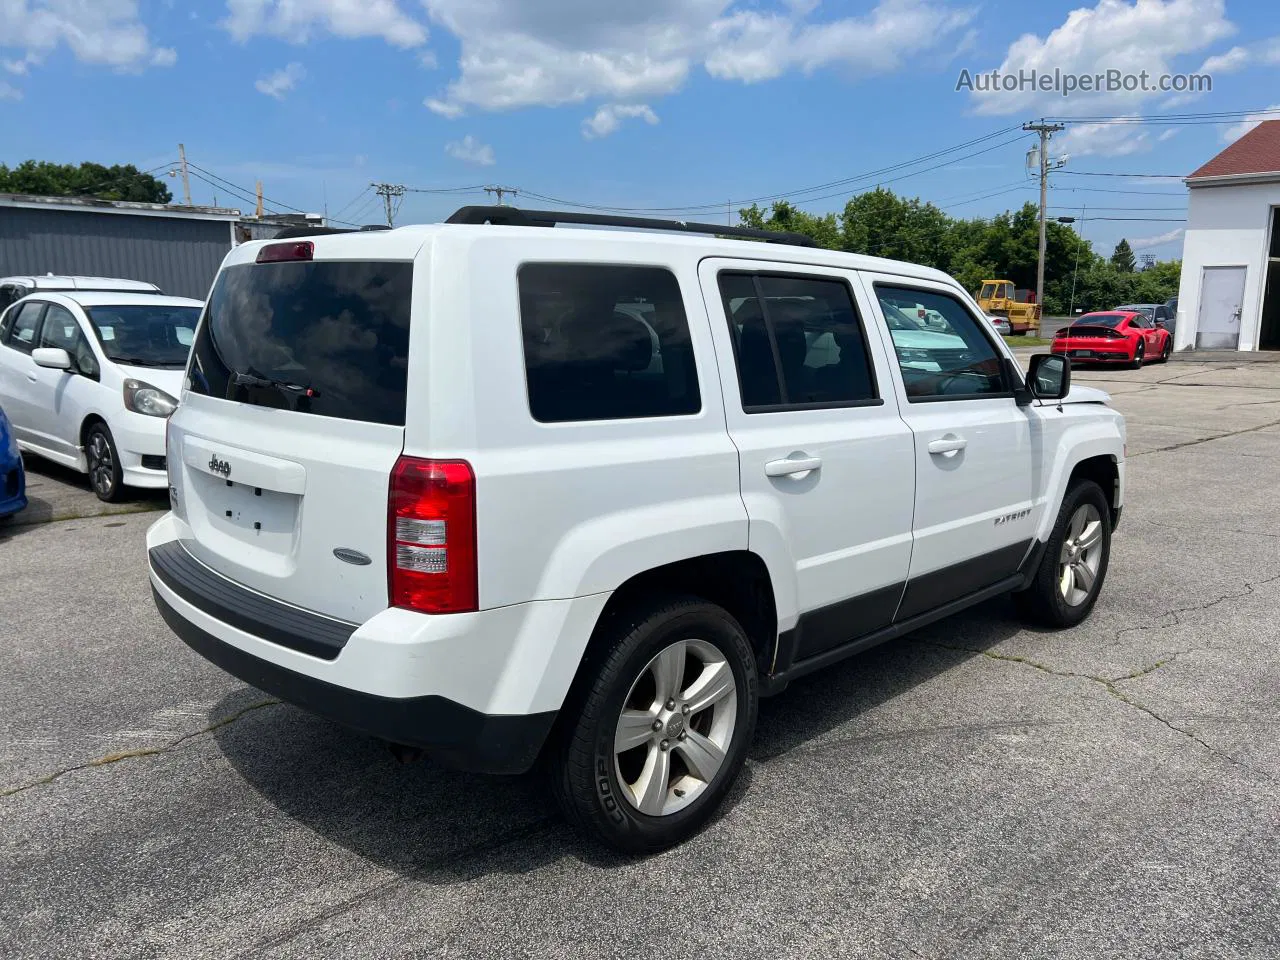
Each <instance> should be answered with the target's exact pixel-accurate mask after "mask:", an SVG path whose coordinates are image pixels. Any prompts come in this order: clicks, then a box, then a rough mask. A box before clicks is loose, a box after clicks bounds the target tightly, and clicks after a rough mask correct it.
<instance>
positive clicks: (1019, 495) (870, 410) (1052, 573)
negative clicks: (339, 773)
mask: <svg viewBox="0 0 1280 960" xmlns="http://www.w3.org/2000/svg"><path fill="white" fill-rule="evenodd" d="M557 223H559V224H566V223H567V224H577V225H583V224H591V225H598V226H613V227H619V226H621V227H631V228H650V229H648V230H645V231H641V230H638V229H632V230H619V229H612V230H609V229H591V230H584V229H573V228H572V227H570V228H568V229H566V228H564V227H559V228H555V227H556V224H557ZM552 228H554V229H552ZM655 228H662V229H661V230H658V229H655ZM735 236H737V237H741V238H749V239H733V237H735ZM760 241H764V242H760ZM903 302H910V303H912V304H920V305H922V306H923V307H924V309H926V310H928V311H930V312H931V316H932V315H934V314H936V316H937V317H939V318H941V322H938V321H936V320H935V322H933V323H931V324H930V325H929V326H928V327H927V328H925V327H923V326H921V325H920V324H919V323H918V321H917V320H916V319H915V318H914V317H912V316H909V315H908V314H906V313H904V312H903V311H902V310H901V309H899V308H898V307H897V306H896V305H897V304H899V303H903ZM1106 399H1107V398H1106V395H1105V394H1102V393H1100V392H1098V391H1095V390H1091V389H1088V388H1082V387H1074V388H1073V387H1071V384H1070V363H1069V361H1068V360H1066V359H1065V358H1063V357H1048V356H1039V357H1036V358H1033V360H1032V364H1031V373H1030V374H1029V376H1028V377H1027V378H1026V379H1024V377H1023V375H1022V373H1021V371H1020V369H1019V368H1018V366H1017V365H1016V363H1015V361H1014V358H1013V356H1012V354H1010V352H1009V351H1008V350H1007V348H1006V347H1005V346H1004V344H1003V343H1002V342H1001V340H1000V338H999V337H998V336H996V335H995V333H994V331H993V330H992V329H991V325H990V323H989V322H988V321H987V320H986V319H985V318H984V316H983V314H982V312H981V311H980V310H979V309H978V307H977V305H976V304H975V303H974V301H973V299H972V298H971V297H970V296H969V295H968V294H967V293H966V292H965V291H964V290H963V289H962V288H961V287H960V286H959V284H957V283H956V282H955V281H954V280H952V279H951V278H950V277H948V276H946V275H945V274H943V273H940V272H938V271H936V270H932V269H928V268H924V267H919V266H913V265H911V264H906V263H897V262H893V261H888V260H879V259H872V258H868V257H862V256H853V255H849V254H842V253H836V252H831V251H827V250H821V249H815V248H814V247H812V246H810V245H809V244H808V241H806V240H805V239H804V238H802V237H797V236H794V235H789V234H771V233H764V232H761V231H753V230H748V229H745V228H741V229H735V228H728V227H718V226H704V225H698V224H677V223H669V222H659V221H638V220H627V219H621V218H608V217H599V216H594V215H583V214H561V213H551V212H543V211H521V210H516V209H512V208H509V207H470V208H464V209H462V210H459V211H458V212H457V213H456V214H455V215H454V216H453V217H451V218H450V220H449V221H448V222H447V223H444V224H437V225H431V226H411V227H401V228H399V229H395V230H388V231H382V232H364V233H342V232H336V231H311V232H309V233H305V234H304V235H303V236H296V235H295V236H291V237H289V238H287V239H283V240H281V239H277V240H274V241H265V242H255V243H247V244H245V245H243V246H240V247H238V248H236V249H235V250H233V251H232V252H231V253H230V254H229V255H228V257H227V259H226V262H225V263H224V265H223V267H222V270H221V272H220V273H219V275H218V278H217V281H216V282H215V284H214V286H213V290H212V292H211V294H210V296H209V300H208V303H207V305H206V307H205V310H204V313H203V315H202V317H201V320H200V323H199V327H198V330H197V333H196V337H195V342H194V345H193V348H192V357H191V360H190V363H189V367H188V370H187V375H186V381H185V386H184V389H183V390H182V395H181V403H180V406H179V407H178V410H177V412H176V413H175V414H174V415H173V417H172V418H171V420H170V421H169V429H168V440H167V453H168V464H169V482H170V485H171V498H172V512H170V513H168V514H167V515H165V517H164V518H163V519H161V520H160V521H158V522H157V523H156V524H155V525H154V526H153V527H152V528H151V530H150V532H149V533H148V537H147V547H148V551H149V555H150V578H151V584H152V588H153V591H154V594H155V602H156V604H157V605H158V607H159V609H160V612H161V613H162V614H163V616H164V618H165V620H166V621H167V622H168V623H169V625H170V626H171V627H172V629H173V630H174V631H175V632H176V633H177V634H178V635H179V636H180V637H181V638H182V639H183V640H184V641H185V642H186V643H187V644H188V645H190V646H191V647H192V648H194V649H195V650H196V651H197V652H199V653H200V654H202V655H203V656H204V657H206V658H208V659H209V660H211V661H212V662H214V663H215V664H218V665H219V666H221V667H222V668H224V669H225V670H227V671H229V672H230V673H232V674H234V675H235V676H237V677H239V678H241V679H243V680H244V681H246V682H247V683H250V684H252V685H254V686H256V687H259V688H261V689H262V690H265V691H268V692H270V693H272V694H274V695H277V696H279V697H281V698H283V699H284V700H287V701H290V702H292V703H294V704H297V705H299V706H301V707H303V708H305V709H307V710H310V711H313V712H315V713H317V714H320V715H322V716H325V717H329V718H332V719H333V720H335V721H338V722H340V723H343V724H347V725H349V726H351V727H354V728H357V729H359V730H362V731H365V732H367V733H368V734H371V735H373V736H376V737H379V738H382V739H385V740H387V741H390V742H391V743H393V744H399V745H402V746H404V747H409V748H417V749H424V750H426V751H428V752H429V753H431V754H433V755H435V756H436V757H439V758H441V759H442V760H443V761H444V762H446V763H449V764H454V765H457V766H460V767H465V768H469V769H472V770H481V771H488V772H499V773H514V772H519V771H524V770H527V769H530V768H531V767H532V766H533V765H534V764H535V762H536V761H542V763H543V764H544V765H545V767H546V769H547V770H548V771H549V772H550V773H551V778H550V779H551V782H552V784H553V788H554V792H555V793H556V794H557V795H558V799H559V801H560V803H561V805H562V806H563V808H564V810H565V812H566V814H567V815H568V817H569V818H570V819H571V820H572V821H573V822H574V823H576V824H577V825H578V826H580V827H581V828H584V829H586V830H587V831H589V832H591V833H593V834H594V835H595V836H597V837H598V838H600V839H601V840H603V841H604V842H605V843H607V844H609V845H611V846H613V847H616V848H619V849H622V850H627V851H633V852H641V851H649V850H655V849H659V848H661V847H663V846H666V845H669V844H672V843H675V842H678V841H679V840H681V839H682V838H684V837H686V836H687V835H688V834H690V833H691V832H692V831H694V830H696V829H697V828H698V827H699V826H700V825H701V824H703V823H704V822H705V821H706V820H707V818H708V817H709V816H710V815H711V814H712V812H713V811H714V810H715V808H716V806H717V804H719V803H720V801H721V800H722V798H723V797H724V795H725V793H726V791H727V790H728V789H729V787H730V785H731V784H732V782H733V780H734V777H735V776H736V775H737V773H738V771H739V770H740V768H741V766H742V763H743V759H744V756H745V754H746V752H747V750H748V749H749V747H750V743H751V737H752V730H753V727H754V725H755V722H756V713H757V704H758V699H759V698H760V697H761V696H765V695H768V694H771V693H776V692H777V691H779V690H781V689H783V688H784V687H785V686H786V684H787V683H788V682H789V681H790V680H792V679H794V678H796V677H799V676H802V675H804V674H807V673H810V672H811V671H814V670H817V669H818V668H820V667H823V666H826V665H827V664H831V663H834V662H836V661H838V660H841V659H843V658H845V657H848V656H850V655H851V654H855V653H857V652H859V651H862V650H866V649H867V648H869V647H872V646H874V645H876V644H878V643H881V642H883V641H886V640H889V639H892V638H894V637H898V636H900V635H902V634H905V633H908V632H910V631H912V630H914V629H916V628H918V627H920V626H922V625H923V624H926V623H928V622H930V621H934V620H938V619H939V618H942V617H946V616H948V615H950V614H953V613H955V612H957V611H959V610H961V609H963V608H965V607H967V606H969V605H971V604H974V603H978V602H980V601H982V600H985V599H987V598H990V597H993V596H996V595H998V594H1002V593H1008V592H1013V593H1014V594H1015V595H1016V596H1017V598H1018V601H1019V605H1020V607H1021V609H1022V610H1023V611H1024V612H1025V613H1026V614H1027V615H1029V616H1031V617H1034V618H1035V619H1037V620H1039V621H1041V622H1042V623H1047V624H1049V625H1055V626H1071V625H1073V624H1076V623H1078V622H1079V621H1081V620H1082V619H1084V618H1085V617H1086V616H1088V614H1089V612H1090V610H1091V609H1092V607H1093V605H1094V602H1095V601H1096V600H1097V597H1098V593H1099V591H1100V590H1101V588H1102V583H1103V580H1104V578H1105V576H1106V572H1107V558H1108V553H1109V549H1110V543H1111V532H1112V530H1113V529H1114V527H1115V524H1116V522H1117V520H1118V519H1119V517H1120V510H1121V505H1122V502H1123V491H1124V449H1125V431H1124V422H1123V420H1122V418H1121V416H1120V415H1119V414H1118V413H1117V412H1116V411H1114V410H1113V409H1111V408H1110V407H1109V406H1107V405H1106V402H1105V401H1106Z"/></svg>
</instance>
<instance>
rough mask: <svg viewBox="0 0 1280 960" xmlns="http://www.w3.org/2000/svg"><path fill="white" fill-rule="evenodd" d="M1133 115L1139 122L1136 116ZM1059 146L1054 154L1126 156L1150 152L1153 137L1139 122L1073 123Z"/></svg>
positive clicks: (1062, 136)
mask: <svg viewBox="0 0 1280 960" xmlns="http://www.w3.org/2000/svg"><path fill="white" fill-rule="evenodd" d="M1130 116H1132V117H1133V118H1134V119H1137V115H1136V114H1132V115H1130ZM1056 143H1057V146H1058V147H1059V149H1057V150H1055V151H1054V153H1055V154H1062V153H1068V154H1070V155H1071V156H1073V157H1087V156H1090V155H1094V156H1100V157H1126V156H1129V155H1130V154H1133V153H1144V152H1145V151H1147V150H1150V149H1151V134H1150V133H1149V132H1148V131H1146V130H1143V129H1142V127H1141V126H1140V125H1139V124H1136V123H1072V124H1069V125H1068V126H1067V129H1066V132H1065V133H1063V134H1062V135H1061V139H1060V140H1058V141H1056Z"/></svg>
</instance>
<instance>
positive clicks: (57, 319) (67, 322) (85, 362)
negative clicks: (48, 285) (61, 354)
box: [40, 303, 98, 377]
mask: <svg viewBox="0 0 1280 960" xmlns="http://www.w3.org/2000/svg"><path fill="white" fill-rule="evenodd" d="M40 346H42V347H59V348H61V349H63V350H65V351H67V353H69V354H70V355H71V361H72V362H73V363H74V364H75V368H76V370H78V371H79V372H80V373H83V374H84V375H85V376H87V377H97V375H98V362H97V360H96V359H94V356H93V350H92V349H91V348H90V346H89V342H88V340H86V339H85V336H84V333H83V332H82V331H81V329H80V324H79V323H77V322H76V318H75V317H74V316H72V314H71V311H70V310H68V309H67V308H66V307H60V306H58V304H56V303H51V304H49V309H48V311H46V313H45V315H44V326H42V327H41V328H40Z"/></svg>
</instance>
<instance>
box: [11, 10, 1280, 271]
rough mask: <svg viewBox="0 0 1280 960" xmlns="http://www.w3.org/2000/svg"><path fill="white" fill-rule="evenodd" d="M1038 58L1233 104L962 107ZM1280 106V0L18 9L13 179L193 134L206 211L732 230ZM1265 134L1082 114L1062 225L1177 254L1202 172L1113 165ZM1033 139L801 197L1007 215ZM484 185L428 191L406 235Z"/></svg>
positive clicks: (1080, 101) (1120, 129) (955, 173)
mask: <svg viewBox="0 0 1280 960" xmlns="http://www.w3.org/2000/svg"><path fill="white" fill-rule="evenodd" d="M1031 67H1036V68H1038V69H1041V70H1049V71H1052V70H1053V69H1054V68H1059V69H1061V70H1063V71H1068V72H1081V73H1092V72H1095V71H1097V70H1105V69H1107V68H1112V67H1115V68H1120V69H1134V70H1136V69H1142V68H1146V69H1148V70H1149V71H1150V72H1151V73H1152V74H1153V75H1159V74H1161V73H1165V72H1169V73H1176V72H1201V71H1203V72H1207V73H1211V74H1212V75H1213V90H1212V92H1210V93H1203V94H1201V95H1198V96H1194V97H1192V96H1187V97H1181V98H1180V97H1177V96H1174V95H1171V94H1168V93H1163V94H1162V93H1156V92H1151V93H1147V94H1123V93H1119V94H1102V95H1088V96H1086V95H1076V96H1074V97H1071V98H1066V99H1064V98H1062V97H1060V96H1058V95H1056V94H1053V93H1039V94H1037V93H1034V92H1030V93H996V94H989V95H980V94H971V93H968V92H956V89H955V87H956V82H957V78H958V76H959V74H960V71H961V70H962V69H967V70H969V71H970V72H971V73H974V74H976V73H978V72H980V71H991V70H993V69H1001V70H1004V71H1006V72H1010V71H1012V72H1016V71H1017V70H1018V69H1019V68H1028V69H1029V68H1031ZM1267 108H1275V109H1277V110H1280V16H1278V15H1277V14H1276V8H1275V3H1274V0H1128V2H1126V0H1093V2H1092V3H1090V2H1088V0H1083V2H1080V3H1070V2H1056V0H1041V2H1038V3H1035V4H1031V3H1027V2H1025V0H1022V2H1012V0H985V2H981V0H974V2H972V3H970V2H965V0H878V2H877V0H858V2H854V0H825V2H818V0H647V2H645V3H636V2H634V0H631V2H621V0H187V2H183V0H0V124H2V126H0V129H3V130H4V136H3V138H0V162H5V163H10V164H13V163H16V162H19V161H21V160H24V159H27V158H36V159H43V160H55V161H60V162H78V161H81V160H94V161H97V162H101V163H108V164H110V163H116V162H120V163H135V164H137V165H138V166H139V167H141V168H144V169H147V168H153V167H163V168H164V169H167V167H166V166H165V165H167V164H169V163H170V162H171V161H173V160H175V159H176V156H177V144H178V142H179V141H181V142H184V143H185V144H186V148H187V153H188V156H189V158H190V159H191V160H192V161H193V162H194V163H195V164H197V165H198V166H199V168H200V171H203V172H198V178H197V179H195V180H193V183H192V185H193V195H194V199H195V201H196V202H197V203H210V202H212V201H213V199H214V198H215V196H216V199H217V201H218V202H219V203H220V204H222V205H224V206H237V207H240V208H242V209H245V208H248V207H249V206H250V204H247V203H246V202H245V201H243V200H242V199H239V198H237V197H236V196H235V195H234V193H233V191H232V190H231V189H230V187H228V186H227V185H226V184H225V183H224V184H223V185H219V186H216V187H215V186H212V185H210V184H209V183H206V182H203V180H202V179H199V177H204V176H205V175H206V172H207V174H211V175H212V176H213V178H221V179H222V180H224V181H226V183H229V184H232V185H235V186H237V187H239V188H241V189H242V190H245V189H247V190H250V191H251V190H252V185H253V183H254V181H255V180H257V179H261V180H262V181H263V182H264V189H265V193H266V195H267V197H269V198H270V199H271V201H274V202H275V203H276V204H277V206H278V207H281V208H283V205H288V206H291V207H296V208H300V209H305V210H316V211H319V210H322V209H324V208H325V206H326V204H327V207H328V210H329V212H330V213H331V214H334V215H340V216H341V217H343V218H357V219H359V220H361V221H362V222H375V221H377V220H378V219H379V217H380V210H379V209H377V208H376V207H375V205H374V203H373V202H372V201H373V200H374V198H372V196H371V195H370V194H369V193H368V192H367V190H366V188H367V185H368V183H369V181H370V180H379V181H389V182H394V183H403V184H406V185H408V186H410V187H414V188H422V189H441V188H445V189H451V188H466V187H474V186H478V185H482V184H503V185H509V186H515V187H519V188H521V189H522V190H525V191H530V192H536V193H539V194H542V195H543V196H546V197H553V198H560V199H563V200H569V201H573V202H577V203H583V204H602V205H612V206H624V207H646V208H656V207H681V208H688V209H682V210H681V211H680V212H679V213H676V214H673V215H679V216H683V217H686V218H687V219H710V220H715V221H723V220H724V219H725V217H726V213H727V209H728V206H729V204H730V202H731V201H732V202H733V205H734V207H735V210H736V207H737V206H738V205H740V204H741V202H742V201H744V200H747V199H750V198H753V197H760V196H771V195H775V194H783V193H791V192H793V191H798V190H801V189H802V188H806V187H811V186H815V185H819V184H824V183H830V182H832V181H841V180H848V179H850V178H855V177H858V176H859V175H862V174H866V173H869V172H871V171H876V170H881V169H883V168H886V167H890V166H895V165H898V164H902V163H904V162H906V161H911V160H915V159H916V158H920V157H924V156H926V155H929V154H933V153H935V152H938V151H942V150H946V149H948V148H951V147H954V146H956V145H957V144H960V143H964V142H966V141H969V140H974V139H976V138H980V137H987V136H988V135H990V134H994V133H995V132H996V131H1000V130H1003V129H1005V128H1010V127H1014V126H1015V125H1016V124H1019V123H1021V122H1023V121H1026V120H1029V119H1034V118H1036V117H1039V116H1056V117H1057V116H1060V117H1067V118H1086V117H1096V116H1106V117H1116V116H1124V117H1150V116H1157V115H1162V114H1170V113H1188V112H1209V111H1215V112H1216V111H1242V112H1244V111H1259V110H1264V109H1267ZM1275 116H1277V117H1280V112H1278V113H1276V114H1275ZM1246 123H1247V118H1245V121H1244V122H1242V121H1240V120H1233V121H1232V122H1230V123H1199V124H1194V125H1193V124H1183V125H1176V126H1175V125H1156V124H1110V123H1109V124H1096V123H1091V122H1088V121H1086V120H1083V119H1082V120H1078V121H1075V122H1072V123H1070V124H1069V125H1068V129H1067V130H1066V131H1065V132H1064V133H1063V134H1060V135H1059V136H1058V138H1056V141H1055V143H1054V145H1053V148H1052V149H1053V151H1054V153H1055V154H1060V153H1067V154H1069V160H1068V162H1067V164H1066V166H1065V167H1064V170H1066V171H1072V172H1071V173H1061V174H1056V175H1055V176H1054V180H1053V182H1054V184H1055V186H1054V190H1053V194H1052V197H1051V208H1052V209H1051V212H1052V213H1054V214H1058V213H1063V214H1065V213H1070V212H1076V213H1077V214H1078V212H1079V208H1080V207H1081V205H1082V204H1087V206H1088V207H1089V208H1090V212H1089V214H1088V217H1089V219H1088V220H1087V221H1086V222H1085V225H1084V228H1083V229H1084V234H1085V236H1086V238H1088V239H1090V240H1093V241H1094V243H1095V246H1096V247H1097V248H1099V249H1105V250H1106V251H1108V252H1109V250H1110V248H1111V246H1112V245H1114V243H1115V242H1116V240H1118V239H1119V238H1120V237H1121V236H1126V237H1129V238H1130V239H1131V240H1138V241H1142V243H1140V244H1138V245H1139V246H1142V247H1143V249H1142V250H1140V251H1139V252H1151V253H1155V254H1157V255H1159V256H1161V257H1170V256H1177V255H1178V254H1179V251H1180V248H1181V241H1180V235H1179V234H1178V233H1177V231H1178V229H1179V228H1180V226H1181V224H1180V223H1179V222H1178V221H1179V220H1180V219H1181V217H1182V216H1183V213H1184V211H1185V189H1184V188H1183V186H1182V184H1181V183H1180V182H1179V181H1177V180H1164V181H1160V180H1144V179H1141V178H1124V177H1110V176H1107V177H1103V176H1089V175H1086V174H1088V173H1091V172H1098V173H1135V174H1185V173H1187V172H1189V171H1191V170H1192V169H1194V168H1195V167H1197V166H1199V165H1200V164H1201V163H1203V162H1204V161H1205V160H1207V159H1208V158H1209V157H1211V156H1212V155H1213V154H1215V153H1216V152H1217V151H1218V150H1220V149H1222V148H1223V147H1224V146H1225V145H1226V143H1228V142H1229V141H1230V139H1231V138H1232V137H1234V136H1238V135H1239V134H1240V133H1241V132H1243V130H1244V129H1246V128H1247V127H1246ZM1017 134H1018V131H1014V132H1011V133H1006V134H1004V135H1001V136H994V137H991V138H989V139H986V140H983V141H982V142H981V143H977V144H975V145H974V146H972V147H970V148H967V149H965V150H961V151H956V152H953V153H950V154H946V155H944V156H942V157H940V158H938V159H936V160H933V161H928V162H921V163H917V164H915V165H912V166H906V167H903V168H902V169H899V170H897V171H895V172H892V173H884V174H881V175H879V176H871V177H865V178H863V179H860V180H855V181H854V182H852V183H848V184H840V185H838V186H834V187H831V188H827V189H820V190H812V191H809V192H808V193H800V194H796V195H794V196H793V199H797V200H800V201H803V202H802V206H803V207H804V209H807V210H811V211H814V212H823V211H826V210H838V209H839V208H840V207H841V206H843V203H844V200H845V199H846V198H847V197H848V196H849V195H850V194H851V193H853V192H857V191H859V190H862V189H868V188H870V187H873V186H875V184H876V182H877V181H879V182H883V183H885V185H887V186H889V187H890V188H892V189H894V190H896V191H898V192H899V193H905V194H907V195H912V196H916V195H918V196H920V197H922V198H924V199H926V200H931V201H933V202H935V203H938V204H939V205H940V206H943V207H945V208H947V209H948V211H949V212H951V213H953V214H957V215H965V216H979V215H991V214H994V213H998V212H1000V211H1001V210H1004V209H1007V208H1009V207H1016V206H1018V205H1020V204H1021V203H1022V202H1023V201H1024V200H1027V199H1034V198H1035V197H1036V191H1035V189H1034V185H1033V183H1032V181H1030V180H1027V179H1026V178H1025V175H1024V165H1025V159H1026V157H1025V153H1026V150H1027V148H1028V147H1029V146H1030V145H1031V143H1030V141H1029V140H1026V141H1024V140H1014V137H1015V136H1017ZM1007 141H1012V142H1007ZM988 147H994V149H989V150H988V149H987V148H988ZM980 150H985V151H986V152H983V153H981V154H980V155H977V156H971V157H966V155H967V154H972V153H977V152H978V151H980ZM939 164H945V165H944V166H942V167H941V168H940V169H936V170H932V171H924V168H926V167H931V166H935V165H939ZM922 171H923V172H922ZM161 172H163V170H162V171H161ZM895 178H897V179H895ZM891 180H892V181H893V182H890V181H891ZM172 184H173V190H174V193H175V196H179V197H180V193H181V191H180V186H179V185H178V184H177V183H176V181H174V182H172ZM832 194H834V196H832ZM484 196H485V195H484V194H483V192H474V191H473V192H456V193H445V194H431V193H416V192H415V193H410V194H408V195H407V196H406V198H405V200H404V203H403V206H402V208H401V210H400V213H399V217H398V222H413V221H432V220H438V219H441V218H442V217H444V216H447V215H448V213H449V212H451V211H452V210H453V209H454V208H456V207H457V206H459V205H461V204H463V203H467V202H483V200H484ZM521 202H522V203H523V204H524V205H528V206H534V205H539V206H548V205H550V204H548V203H547V202H546V201H543V200H534V199H532V198H528V197H526V198H524V199H523V200H522V201H521ZM269 205H270V204H269ZM699 207H704V208H705V209H697V208H699ZM1067 208H1075V209H1074V210H1068V209H1067ZM1103 208H1112V209H1103ZM1119 208H1143V209H1119ZM1101 217H1117V218H1151V219H1146V220H1142V221H1138V220H1136V219H1135V220H1102V219H1099V218H1101ZM1161 238H1164V239H1161Z"/></svg>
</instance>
